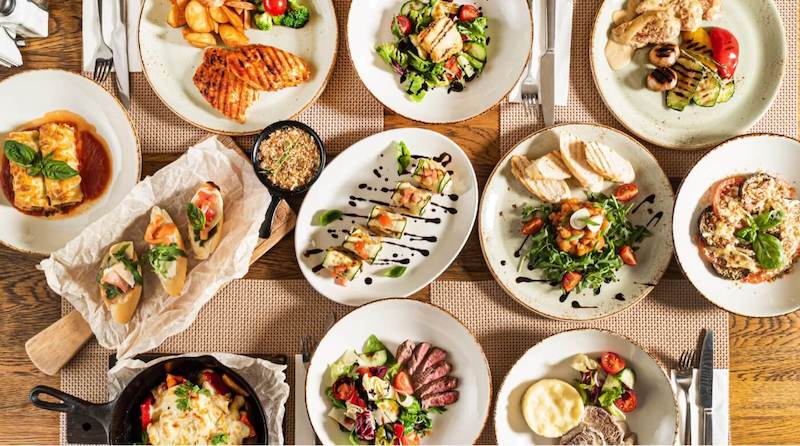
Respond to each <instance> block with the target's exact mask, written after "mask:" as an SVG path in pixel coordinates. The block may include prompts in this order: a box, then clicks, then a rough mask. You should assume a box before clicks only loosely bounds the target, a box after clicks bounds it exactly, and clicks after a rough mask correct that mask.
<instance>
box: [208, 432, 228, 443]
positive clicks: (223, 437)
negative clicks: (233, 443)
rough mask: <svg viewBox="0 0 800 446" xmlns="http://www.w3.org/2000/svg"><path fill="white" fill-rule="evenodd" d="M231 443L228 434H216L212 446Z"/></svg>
mask: <svg viewBox="0 0 800 446" xmlns="http://www.w3.org/2000/svg"><path fill="white" fill-rule="evenodd" d="M229 442H230V439H229V437H228V434H225V433H222V434H216V435H214V436H213V437H211V444H228V443H229Z"/></svg>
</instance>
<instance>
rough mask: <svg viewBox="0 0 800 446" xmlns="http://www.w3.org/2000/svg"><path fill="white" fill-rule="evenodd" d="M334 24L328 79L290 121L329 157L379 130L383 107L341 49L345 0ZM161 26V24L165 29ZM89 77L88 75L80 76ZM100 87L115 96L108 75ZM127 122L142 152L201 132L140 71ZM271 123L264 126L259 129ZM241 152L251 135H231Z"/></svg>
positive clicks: (184, 142)
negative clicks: (316, 138) (335, 45)
mask: <svg viewBox="0 0 800 446" xmlns="http://www.w3.org/2000/svg"><path fill="white" fill-rule="evenodd" d="M333 3H334V7H335V9H336V18H337V20H338V22H339V52H338V56H337V60H336V66H335V67H334V69H333V75H332V76H331V79H330V80H329V81H328V85H327V87H326V89H325V92H323V93H322V96H320V98H319V99H318V100H317V102H316V103H315V104H314V105H312V106H311V107H309V108H308V109H307V110H306V111H305V112H303V113H301V114H300V115H299V116H297V117H295V118H294V119H296V120H298V121H301V122H303V123H306V124H308V125H309V126H310V127H311V128H313V129H314V130H315V131H316V132H317V133H318V134H319V135H320V137H321V138H322V140H323V141H324V143H325V147H326V149H327V151H328V153H329V154H336V153H339V152H341V151H342V150H344V149H346V148H347V147H349V146H350V145H351V144H353V143H355V142H356V141H359V140H361V139H363V138H366V137H367V136H369V135H372V134H373V133H377V132H381V131H383V107H382V106H381V104H380V102H378V101H377V100H376V99H375V98H373V97H372V95H370V94H369V92H368V91H367V89H366V87H364V84H363V83H361V80H360V79H359V78H358V74H357V73H356V70H355V68H354V67H353V64H352V63H351V62H350V54H349V53H348V50H347V33H346V30H347V26H346V24H347V15H348V11H349V9H350V1H349V0H334V1H333ZM165 26H166V25H165ZM83 74H84V76H86V77H89V78H91V76H92V74H91V73H83ZM103 86H104V87H105V88H106V89H107V90H109V91H110V92H112V94H113V93H114V92H115V87H114V81H113V78H112V76H109V78H108V79H106V82H104V83H103ZM131 93H132V95H131V109H130V114H131V120H132V121H133V126H134V128H135V130H136V133H137V134H138V135H139V140H140V143H141V148H142V152H143V153H145V154H147V153H174V152H183V151H185V150H186V149H187V148H188V147H190V146H191V145H192V144H194V143H195V142H196V141H197V140H198V139H200V138H201V137H202V136H203V135H205V134H206V133H207V132H206V131H205V130H203V129H199V128H197V127H194V126H192V125H191V124H189V123H187V122H186V121H184V120H182V119H181V118H179V117H178V115H176V114H174V113H173V112H172V111H171V110H170V109H169V108H168V107H167V106H165V105H164V104H163V103H162V102H161V99H159V98H158V96H157V95H156V94H155V92H154V91H153V89H152V88H151V87H150V84H149V83H148V82H147V79H146V78H145V75H144V73H131ZM269 124H271V123H270V122H267V123H264V127H266V126H267V125H269ZM234 140H235V141H236V143H237V144H238V145H239V147H242V148H243V149H245V150H249V148H250V147H252V145H253V142H254V141H255V135H253V136H243V137H235V138H234Z"/></svg>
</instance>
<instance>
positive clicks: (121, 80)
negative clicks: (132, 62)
mask: <svg viewBox="0 0 800 446" xmlns="http://www.w3.org/2000/svg"><path fill="white" fill-rule="evenodd" d="M127 15H128V14H127V6H126V2H125V0H119V20H118V21H117V22H116V23H115V24H114V31H113V32H112V34H111V48H112V52H113V55H114V56H113V57H114V79H115V80H116V84H117V93H118V96H119V100H120V102H122V105H124V106H125V108H126V109H128V110H130V108H131V86H130V70H129V68H128V23H127V22H128V20H127Z"/></svg>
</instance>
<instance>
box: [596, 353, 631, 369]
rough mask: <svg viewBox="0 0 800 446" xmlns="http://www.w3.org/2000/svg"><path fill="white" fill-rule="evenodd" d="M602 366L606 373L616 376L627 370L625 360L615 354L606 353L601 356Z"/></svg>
mask: <svg viewBox="0 0 800 446" xmlns="http://www.w3.org/2000/svg"><path fill="white" fill-rule="evenodd" d="M600 366H602V367H603V370H605V371H606V373H609V374H611V375H615V374H617V373H619V372H621V371H622V369H624V368H625V360H624V359H622V357H621V356H620V355H618V354H616V353H614V352H605V353H603V354H602V356H600Z"/></svg>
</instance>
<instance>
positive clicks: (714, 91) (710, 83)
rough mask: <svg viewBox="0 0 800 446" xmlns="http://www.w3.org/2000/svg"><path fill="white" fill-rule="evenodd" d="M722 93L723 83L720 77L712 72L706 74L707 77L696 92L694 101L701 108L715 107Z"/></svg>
mask: <svg viewBox="0 0 800 446" xmlns="http://www.w3.org/2000/svg"><path fill="white" fill-rule="evenodd" d="M721 91H722V83H721V82H720V80H719V77H718V76H717V75H716V74H714V73H712V72H710V71H707V72H706V76H705V77H704V78H703V80H702V81H700V84H699V85H698V86H697V91H695V92H694V96H693V97H692V100H693V101H694V103H695V104H697V105H699V106H701V107H713V106H715V105H717V98H719V94H720V92H721Z"/></svg>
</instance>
